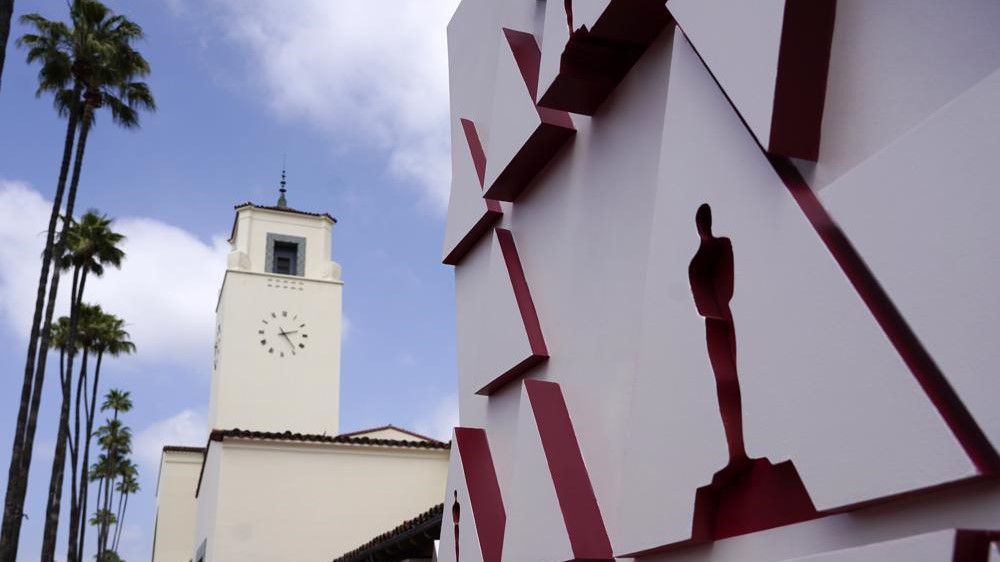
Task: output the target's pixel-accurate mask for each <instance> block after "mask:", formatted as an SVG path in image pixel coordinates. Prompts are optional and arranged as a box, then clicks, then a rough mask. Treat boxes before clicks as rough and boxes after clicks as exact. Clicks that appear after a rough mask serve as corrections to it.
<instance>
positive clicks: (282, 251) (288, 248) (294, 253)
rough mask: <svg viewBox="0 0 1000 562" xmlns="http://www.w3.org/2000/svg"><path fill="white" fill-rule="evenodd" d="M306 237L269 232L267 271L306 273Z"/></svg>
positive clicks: (290, 273)
mask: <svg viewBox="0 0 1000 562" xmlns="http://www.w3.org/2000/svg"><path fill="white" fill-rule="evenodd" d="M305 261H306V239H305V238H302V237H299V236H288V235H285V234H274V233H268V235H267V258H266V267H265V271H267V272H268V273H278V274H281V275H305Z"/></svg>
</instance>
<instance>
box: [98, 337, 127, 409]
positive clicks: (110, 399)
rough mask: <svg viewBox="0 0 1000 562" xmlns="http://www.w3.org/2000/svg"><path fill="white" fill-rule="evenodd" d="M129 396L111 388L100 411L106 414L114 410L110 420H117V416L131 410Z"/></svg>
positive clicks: (124, 391) (123, 391)
mask: <svg viewBox="0 0 1000 562" xmlns="http://www.w3.org/2000/svg"><path fill="white" fill-rule="evenodd" d="M133 347H134V346H133ZM131 394H132V393H131V392H129V391H127V390H119V389H117V388H112V389H111V390H109V391H108V393H107V394H106V395H105V396H104V403H102V404H101V411H102V412H106V411H108V410H114V417H113V418H112V419H118V414H119V413H120V412H128V411H130V410H132V398H131Z"/></svg>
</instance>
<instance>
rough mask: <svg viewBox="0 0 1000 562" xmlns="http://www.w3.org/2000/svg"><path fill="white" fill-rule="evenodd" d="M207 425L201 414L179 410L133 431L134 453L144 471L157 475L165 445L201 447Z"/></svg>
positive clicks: (205, 436) (206, 433)
mask: <svg viewBox="0 0 1000 562" xmlns="http://www.w3.org/2000/svg"><path fill="white" fill-rule="evenodd" d="M207 428H208V422H207V420H206V419H205V415H204V414H202V413H200V412H197V411H195V410H191V409H188V410H182V411H181V412H178V413H177V414H175V415H173V416H171V417H169V418H166V419H162V420H160V421H157V422H154V423H153V424H151V425H149V426H148V427H146V428H145V429H143V430H142V431H140V432H139V433H138V434H136V436H135V439H134V440H133V443H134V447H133V449H134V451H135V456H136V458H137V459H138V460H139V464H140V465H141V466H143V467H144V468H145V471H144V472H145V473H146V474H157V472H158V470H159V466H160V454H161V453H162V452H163V446H164V445H187V446H192V447H204V446H205V440H206V439H207V438H208V429H207Z"/></svg>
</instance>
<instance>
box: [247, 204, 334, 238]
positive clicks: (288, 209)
mask: <svg viewBox="0 0 1000 562" xmlns="http://www.w3.org/2000/svg"><path fill="white" fill-rule="evenodd" d="M246 207H252V208H254V209H265V210H268V211H278V212H281V213H291V214H294V215H305V216H307V217H326V218H328V219H330V220H331V221H333V223H334V224H337V219H335V218H333V215H331V214H330V213H311V212H309V211H300V210H298V209H293V208H291V207H278V206H277V205H256V204H254V203H253V202H251V201H247V202H246V203H240V204H239V205H234V206H233V208H234V209H236V210H237V211H239V210H240V209H244V208H246ZM236 215H237V216H235V217H233V228H232V230H231V231H230V232H229V241H230V242H232V241H233V238H235V237H236V225H237V224H238V223H239V213H237V214H236Z"/></svg>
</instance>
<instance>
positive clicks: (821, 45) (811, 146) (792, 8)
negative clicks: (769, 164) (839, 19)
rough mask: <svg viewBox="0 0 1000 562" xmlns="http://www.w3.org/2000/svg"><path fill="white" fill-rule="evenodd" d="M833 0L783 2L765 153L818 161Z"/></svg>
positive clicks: (835, 0) (833, 19)
mask: <svg viewBox="0 0 1000 562" xmlns="http://www.w3.org/2000/svg"><path fill="white" fill-rule="evenodd" d="M836 13H837V0H786V1H785V15H784V21H783V24H782V28H781V46H780V48H779V51H778V75H777V78H776V80H775V85H774V107H773V111H772V113H771V135H770V140H769V141H768V147H767V148H768V151H769V152H771V153H772V154H782V155H784V156H792V157H795V158H803V159H806V160H816V159H817V158H819V142H820V136H821V132H822V126H823V105H824V103H825V101H826V83H827V77H828V74H829V69H830V51H831V49H832V47H833V25H834V21H835V19H836Z"/></svg>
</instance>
